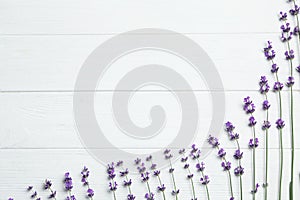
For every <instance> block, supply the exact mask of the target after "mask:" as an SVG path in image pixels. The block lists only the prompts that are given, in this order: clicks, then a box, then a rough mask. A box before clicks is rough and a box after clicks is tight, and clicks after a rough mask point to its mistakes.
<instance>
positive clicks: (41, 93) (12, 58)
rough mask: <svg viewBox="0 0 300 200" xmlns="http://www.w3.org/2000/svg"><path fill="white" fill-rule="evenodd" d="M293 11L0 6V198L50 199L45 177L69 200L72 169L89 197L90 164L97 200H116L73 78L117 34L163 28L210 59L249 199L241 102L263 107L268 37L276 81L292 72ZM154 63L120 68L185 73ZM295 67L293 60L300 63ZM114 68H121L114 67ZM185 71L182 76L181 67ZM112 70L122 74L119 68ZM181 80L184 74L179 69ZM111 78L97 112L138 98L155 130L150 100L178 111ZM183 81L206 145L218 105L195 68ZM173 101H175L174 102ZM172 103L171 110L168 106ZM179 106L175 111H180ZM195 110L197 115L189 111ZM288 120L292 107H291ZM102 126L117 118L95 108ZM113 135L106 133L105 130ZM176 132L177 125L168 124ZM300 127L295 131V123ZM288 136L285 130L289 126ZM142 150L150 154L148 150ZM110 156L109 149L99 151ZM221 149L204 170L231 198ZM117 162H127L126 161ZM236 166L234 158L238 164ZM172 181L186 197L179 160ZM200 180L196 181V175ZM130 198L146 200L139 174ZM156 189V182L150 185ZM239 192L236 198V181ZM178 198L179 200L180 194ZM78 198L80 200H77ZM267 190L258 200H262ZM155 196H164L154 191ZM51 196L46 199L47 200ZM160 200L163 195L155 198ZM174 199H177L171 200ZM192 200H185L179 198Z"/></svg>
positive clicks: (138, 118) (259, 5)
mask: <svg viewBox="0 0 300 200" xmlns="http://www.w3.org/2000/svg"><path fill="white" fill-rule="evenodd" d="M286 8H288V5H287V4H286V3H285V2H284V1H272V0H265V1H260V0H253V1H238V0H228V1H220V2H215V1H203V0H200V1H187V2H186V1H179V0H175V1H174V0H173V1H169V0H167V1H163V2H162V1H158V0H154V1H140V0H133V1H120V0H110V1H108V0H102V1H80V0H73V1H69V0H60V1H57V0H55V1H49V0H45V1H38V0H29V1H21V0H0V108H1V109H0V110H1V111H0V121H1V126H0V159H1V162H0V177H1V181H0V199H1V200H2V199H3V200H4V199H7V198H8V197H9V196H14V197H15V199H29V194H28V193H27V192H26V190H25V189H26V187H27V185H34V186H35V187H36V188H37V189H38V190H39V191H40V192H39V193H40V194H41V196H43V197H46V193H45V192H43V191H42V189H41V183H42V181H43V180H44V179H45V178H50V179H52V180H53V183H54V188H55V189H56V190H58V191H59V193H60V194H59V196H58V197H59V199H63V197H64V194H65V193H64V191H63V187H62V178H63V174H64V172H66V171H70V172H71V174H72V176H73V177H74V179H75V190H76V194H77V196H78V197H79V198H80V199H84V196H83V194H84V190H83V188H82V187H81V186H80V181H79V180H80V177H79V172H80V170H81V168H82V167H83V166H84V165H87V166H88V167H89V168H90V170H91V185H92V186H94V187H93V188H95V190H96V196H95V199H111V196H110V194H109V193H107V191H106V189H107V181H106V178H105V167H104V166H102V165H100V164H99V163H98V162H96V161H95V160H94V159H93V158H92V157H91V156H90V155H89V154H88V153H87V152H86V150H85V149H84V147H83V145H82V144H81V143H80V140H79V138H78V135H77V132H76V126H75V124H74V119H73V104H72V98H73V90H74V84H75V80H76V77H77V74H78V72H79V70H80V67H81V65H82V63H83V62H84V61H85V59H86V58H87V56H88V55H89V54H90V53H91V52H92V51H93V50H94V49H95V48H96V47H97V46H98V45H100V44H101V43H103V42H104V41H106V40H107V39H109V38H111V37H113V36H114V35H116V34H118V33H122V32H125V31H129V30H133V29H138V28H164V29H170V30H173V31H177V32H179V33H183V34H184V35H186V36H187V37H190V38H191V39H193V40H194V41H196V42H197V43H198V44H199V45H200V46H201V47H203V48H204V49H205V51H206V52H207V53H208V55H209V56H210V57H211V59H212V60H213V61H214V63H215V65H216V68H217V69H218V71H219V73H220V75H221V77H222V80H223V84H224V88H225V91H226V93H225V94H226V118H225V120H231V121H233V122H234V123H235V125H236V127H237V131H238V132H239V133H240V135H241V141H242V147H243V149H244V151H245V159H244V160H243V162H244V163H245V164H244V166H245V168H246V174H245V176H244V191H245V199H251V195H250V194H249V191H250V190H251V180H252V179H251V172H250V170H251V159H250V156H251V152H250V151H249V150H248V149H247V141H248V139H249V138H250V137H251V132H250V129H249V127H247V118H248V116H246V115H245V114H244V112H243V111H242V109H241V106H242V99H243V97H245V96H247V95H249V96H252V97H253V99H254V100H255V103H256V104H257V105H258V107H260V106H259V105H260V102H261V101H262V100H263V98H262V96H261V95H260V94H259V93H258V92H257V88H258V84H257V82H258V79H259V77H260V75H268V76H269V77H270V81H271V82H273V77H272V75H271V74H270V72H269V69H270V66H269V63H267V62H266V61H265V59H264V57H263V54H262V48H263V47H264V45H265V42H266V41H267V40H273V41H274V46H275V48H276V49H278V51H279V52H278V57H279V58H277V60H278V63H279V64H280V65H281V66H282V67H281V71H280V77H281V78H282V80H285V79H286V77H287V75H285V74H287V72H288V67H285V66H287V65H286V61H284V59H283V57H282V56H281V55H282V54H283V48H282V47H283V45H282V44H281V43H280V42H279V40H278V32H279V25H280V24H279V22H277V13H278V11H280V10H282V9H286ZM158 58H160V57H157V58H156V59H155V58H154V59H153V58H149V54H140V55H136V56H135V57H129V58H127V60H126V59H125V60H123V61H122V62H121V63H119V65H126V63H128V65H138V64H141V63H144V62H159V61H163V62H166V63H169V64H170V63H171V64H173V67H174V68H176V69H179V70H180V67H181V63H179V62H177V63H176V62H174V60H172V59H170V58H168V57H163V56H162V58H164V59H161V60H160V59H158ZM296 62H297V61H296ZM117 67H118V66H116V68H117ZM181 70H182V69H181ZM113 72H114V73H116V72H118V71H113ZM181 72H182V73H184V70H183V71H181ZM113 75H114V74H112V78H113V79H111V80H112V81H111V82H109V81H107V82H104V85H103V87H101V88H98V89H97V90H98V91H97V93H96V98H97V99H99V101H98V102H97V105H96V106H98V107H99V108H104V107H105V106H107V105H109V103H110V100H111V95H112V94H113V93H114V92H134V98H133V99H132V102H131V104H130V105H131V106H130V108H129V112H130V113H131V114H132V115H131V116H132V117H133V121H135V122H136V123H140V124H147V123H149V120H148V112H147V108H144V107H143V106H144V102H147V106H148V107H149V106H151V105H152V103H151V101H152V100H155V101H160V102H161V103H162V104H163V105H165V106H170V105H171V106H172V105H173V104H172V103H174V102H173V101H172V98H173V97H172V94H171V93H170V92H168V91H161V90H163V89H161V88H157V87H148V88H147V89H145V90H143V91H138V92H137V91H114V87H113V83H114V82H115V81H117V80H118V76H120V74H116V75H115V76H113ZM183 75H186V78H187V79H189V80H190V81H191V82H192V83H194V87H193V91H181V92H182V93H190V92H193V93H195V95H196V97H197V100H198V103H199V104H200V109H201V113H200V121H201V123H200V131H199V135H198V137H197V138H196V139H195V142H196V143H198V144H201V143H202V142H203V141H204V139H205V137H206V134H207V130H208V125H209V123H210V122H211V115H212V107H211V106H212V105H211V102H210V95H209V91H208V89H207V88H206V87H205V84H204V83H203V80H198V79H199V77H197V76H195V75H194V74H192V73H189V71H186V73H185V74H183ZM296 81H297V82H296V85H295V88H296V89H297V92H296V94H295V99H296V102H299V101H298V100H300V94H299V77H296ZM270 100H271V103H272V109H271V111H270V112H271V115H270V116H271V120H272V121H273V122H274V121H275V120H276V119H277V113H276V110H275V107H276V106H277V105H276V104H277V98H276V95H275V94H273V93H272V94H270ZM170 102H171V103H170ZM284 103H285V105H287V104H288V93H287V92H284ZM168 104H170V105H168ZM176 108H177V107H176ZM191 109H192V108H191ZM284 109H285V119H286V121H287V122H288V119H289V118H288V113H287V112H288V107H287V106H286V107H285V108H284ZM258 110H259V111H258V112H257V114H256V116H257V120H258V121H259V123H260V122H261V121H262V120H263V119H264V113H263V112H262V111H261V109H260V108H258ZM295 110H296V112H295V116H296V119H297V120H296V122H297V121H298V119H300V116H299V115H300V112H299V111H300V107H299V103H297V104H296V105H295ZM96 113H97V117H98V118H99V119H107V120H109V119H110V118H111V117H112V112H111V110H109V109H106V110H105V112H103V111H102V110H101V109H98V110H97V111H96ZM178 113H179V111H178V110H176V109H174V110H173V111H172V112H171V113H169V116H170V118H169V120H170V121H171V124H172V121H174V122H176V119H177V116H178ZM108 128H109V127H108ZM169 128H170V130H172V129H174V130H175V129H176V124H174V126H170V127H169ZM295 128H296V130H300V127H299V124H298V123H296V124H295ZM285 130H287V131H288V130H289V126H288V123H287V126H286V128H285ZM270 134H272V137H271V138H270V140H271V141H270V148H271V150H270V156H271V158H270V164H271V166H272V170H270V180H272V184H271V185H270V192H269V194H270V199H275V198H276V194H277V185H278V178H277V177H278V153H279V150H278V133H277V131H276V129H275V127H274V126H273V127H272V129H271V133H270ZM286 134H287V135H286V137H285V140H284V147H285V166H284V168H285V171H286V173H285V176H284V184H283V188H284V199H288V197H287V196H288V193H287V191H288V182H289V170H288V169H289V168H288V161H289V156H290V140H289V137H288V133H286ZM221 135H222V137H221V142H222V145H223V146H224V147H226V148H227V149H229V151H231V152H232V151H233V148H234V145H233V144H232V143H230V142H229V141H228V139H227V137H226V136H225V134H223V133H222V134H221ZM258 135H259V137H260V138H261V146H260V147H259V150H258V158H257V163H259V164H258V176H257V177H258V180H259V181H260V183H262V181H263V174H262V173H263V163H264V161H263V158H264V157H263V155H264V154H263V133H262V132H261V131H260V132H259V133H258ZM167 140H168V138H167V137H165V138H163V139H162V140H161V142H160V143H149V144H148V146H144V147H143V146H138V145H130V144H129V143H126V142H124V143H123V144H118V146H119V147H121V148H124V149H131V150H138V151H140V150H147V149H153V150H155V149H160V148H161V147H162V146H163V145H164V144H165V143H164V142H166V141H167ZM295 141H296V148H297V150H296V158H297V157H298V158H299V156H300V151H299V150H300V149H299V145H300V140H299V136H298V135H296V140H295ZM143 148H146V149H143ZM103 151H105V147H103ZM214 154H215V152H214V153H213V154H211V155H210V156H209V157H207V158H206V159H205V161H206V162H207V165H208V169H207V173H208V174H209V175H210V176H211V183H210V185H209V188H210V191H211V195H212V199H215V200H223V199H228V198H227V196H228V195H229V194H228V182H227V180H226V174H225V173H223V172H222V171H221V167H220V161H219V160H218V159H217V158H216V156H214ZM120 159H121V158H120ZM233 162H234V161H233ZM299 166H300V160H299V159H298V160H296V164H295V167H296V168H295V172H296V175H295V189H296V193H295V194H296V197H300V190H299V188H300V184H299V179H298V178H299V177H298V173H299V171H300V167H299ZM175 167H176V171H178V172H177V173H176V178H177V179H178V180H179V179H180V180H181V181H177V182H178V184H179V187H180V189H181V190H182V191H181V192H182V194H183V193H186V194H190V193H191V191H190V185H189V183H188V182H187V181H185V180H184V177H185V171H183V169H182V165H181V163H179V162H177V163H175ZM196 177H197V178H198V176H196ZM134 180H135V181H134V185H133V191H135V194H136V195H138V199H142V198H143V197H142V195H143V194H144V193H145V192H146V191H145V187H144V185H142V184H140V183H138V182H139V181H138V178H137V176H135V175H134ZM163 180H164V181H165V182H166V184H167V185H168V186H169V188H170V185H171V183H170V177H169V175H168V174H167V173H166V172H164V173H163ZM151 185H152V186H153V187H155V185H156V182H155V181H154V180H152V181H151ZM234 186H235V191H238V188H237V180H236V178H235V177H234ZM125 194H126V190H125V189H124V188H121V189H120V190H118V192H117V195H118V197H119V199H122V197H125ZM182 194H181V195H182ZM197 194H199V195H197V196H198V198H199V199H204V198H202V197H204V195H205V192H204V190H203V188H202V187H201V186H200V185H197ZM80 195H81V196H80ZM262 195H263V192H262V190H260V191H259V193H258V198H257V199H262ZM157 196H160V195H158V194H157ZM44 199H45V198H44ZM158 199H159V198H158ZM168 199H172V198H171V196H168ZM181 199H182V200H185V199H190V196H189V195H186V196H183V195H182V196H181Z"/></svg>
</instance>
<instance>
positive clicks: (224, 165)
mask: <svg viewBox="0 0 300 200" xmlns="http://www.w3.org/2000/svg"><path fill="white" fill-rule="evenodd" d="M221 166H222V167H223V169H224V171H228V170H230V169H231V162H229V161H227V162H222V164H221Z"/></svg>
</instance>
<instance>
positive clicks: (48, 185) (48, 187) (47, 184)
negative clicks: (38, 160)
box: [44, 179, 56, 200]
mask: <svg viewBox="0 0 300 200" xmlns="http://www.w3.org/2000/svg"><path fill="white" fill-rule="evenodd" d="M51 187H52V182H51V181H50V180H48V179H46V180H45V182H44V189H45V190H49V191H50V195H49V197H48V198H49V199H54V200H56V191H53V190H52V188H51Z"/></svg>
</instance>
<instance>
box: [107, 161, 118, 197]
mask: <svg viewBox="0 0 300 200" xmlns="http://www.w3.org/2000/svg"><path fill="white" fill-rule="evenodd" d="M106 172H107V175H108V180H109V183H108V187H109V191H111V192H112V193H113V197H114V200H116V199H117V197H116V190H117V188H118V184H117V182H116V181H115V177H116V173H115V163H114V162H112V163H111V164H108V165H107V170H106Z"/></svg>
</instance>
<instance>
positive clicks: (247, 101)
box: [244, 96, 255, 114]
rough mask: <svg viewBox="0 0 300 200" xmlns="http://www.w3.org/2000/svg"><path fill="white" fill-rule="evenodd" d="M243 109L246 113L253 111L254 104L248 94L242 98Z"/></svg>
mask: <svg viewBox="0 0 300 200" xmlns="http://www.w3.org/2000/svg"><path fill="white" fill-rule="evenodd" d="M244 111H245V112H246V113H247V114H251V113H254V111H255V105H254V104H253V103H252V100H251V99H250V97H249V96H248V97H246V98H244Z"/></svg>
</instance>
